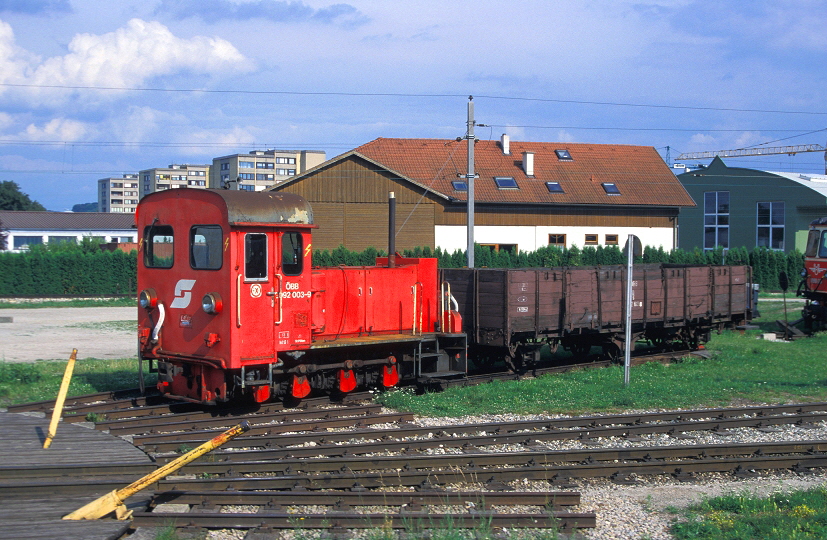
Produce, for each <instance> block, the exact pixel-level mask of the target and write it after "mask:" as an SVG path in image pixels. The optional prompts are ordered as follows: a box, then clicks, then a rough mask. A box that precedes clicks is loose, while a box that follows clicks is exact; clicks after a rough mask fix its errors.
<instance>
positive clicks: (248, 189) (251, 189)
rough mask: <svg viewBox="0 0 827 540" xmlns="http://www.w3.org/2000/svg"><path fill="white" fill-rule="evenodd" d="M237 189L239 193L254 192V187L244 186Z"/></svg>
mask: <svg viewBox="0 0 827 540" xmlns="http://www.w3.org/2000/svg"><path fill="white" fill-rule="evenodd" d="M238 189H239V190H241V191H255V190H256V186H251V185H246V186H238Z"/></svg>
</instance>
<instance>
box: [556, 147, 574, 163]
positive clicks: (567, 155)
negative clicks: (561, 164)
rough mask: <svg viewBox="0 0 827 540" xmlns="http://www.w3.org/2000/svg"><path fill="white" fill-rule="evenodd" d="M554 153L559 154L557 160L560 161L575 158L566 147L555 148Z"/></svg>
mask: <svg viewBox="0 0 827 540" xmlns="http://www.w3.org/2000/svg"><path fill="white" fill-rule="evenodd" d="M554 153H555V154H557V160H558V161H574V158H573V157H571V154H570V153H569V151H568V150H565V149H561V150H555V151H554Z"/></svg>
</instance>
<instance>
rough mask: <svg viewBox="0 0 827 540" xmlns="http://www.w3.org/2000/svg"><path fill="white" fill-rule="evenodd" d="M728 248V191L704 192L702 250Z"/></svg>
mask: <svg viewBox="0 0 827 540" xmlns="http://www.w3.org/2000/svg"><path fill="white" fill-rule="evenodd" d="M718 246H720V247H722V248H729V191H706V192H704V249H715V248H716V247H718Z"/></svg>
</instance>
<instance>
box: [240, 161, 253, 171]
mask: <svg viewBox="0 0 827 540" xmlns="http://www.w3.org/2000/svg"><path fill="white" fill-rule="evenodd" d="M255 166H256V165H255V163H253V162H252V161H239V162H238V168H239V169H252V168H253V167H255Z"/></svg>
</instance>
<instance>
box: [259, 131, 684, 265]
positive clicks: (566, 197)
mask: <svg viewBox="0 0 827 540" xmlns="http://www.w3.org/2000/svg"><path fill="white" fill-rule="evenodd" d="M474 158H475V159H474V162H475V165H474V169H475V173H476V174H477V177H476V179H475V181H474V206H475V218H474V224H475V227H474V233H475V239H476V241H477V243H479V244H489V245H492V246H494V247H495V248H498V249H500V248H504V249H518V250H520V251H524V250H528V251H533V250H535V249H537V248H539V247H542V246H545V245H548V244H550V243H551V244H555V245H565V246H566V247H571V246H573V245H577V246H579V247H583V246H584V245H612V244H620V245H623V243H624V242H625V240H626V237H627V235H628V234H630V233H631V234H636V235H638V237H639V238H640V239H641V241H642V242H643V244H644V245H652V246H663V247H664V249H671V248H672V247H674V246H675V241H676V240H675V239H676V231H677V225H678V215H679V211H680V209H681V208H682V207H690V206H694V205H695V203H694V201H693V200H692V198H691V197H690V196H689V194H688V193H687V192H686V190H685V189H684V188H683V186H682V185H681V183H680V182H678V180H677V179H676V177H675V175H674V174H673V173H672V171H671V170H670V169H669V167H668V166H667V165H666V163H665V162H664V161H663V159H662V158H661V157H660V155H659V154H658V153H657V151H656V150H655V149H654V148H652V147H646V146H631V145H613V144H584V143H553V142H522V141H511V140H510V138H509V137H508V136H506V135H504V136H503V137H502V138H501V139H500V140H497V141H492V140H479V141H477V142H476V143H475V146H474ZM466 168H467V141H465V140H459V141H458V140H454V139H389V138H379V139H376V140H374V141H371V142H369V143H367V144H364V145H362V146H359V147H357V148H355V149H353V150H351V151H350V152H346V153H344V154H342V155H340V156H337V157H335V158H333V159H331V160H329V161H326V162H325V163H322V164H321V165H319V166H317V167H315V168H313V169H310V170H309V171H307V172H306V173H304V174H301V175H299V176H297V177H296V178H294V179H291V180H289V181H287V182H285V183H283V184H281V185H279V186H277V187H275V188H274V189H277V190H284V191H288V192H292V193H297V194H299V195H302V196H304V197H305V198H306V199H307V200H308V201H310V203H311V204H312V205H313V208H314V216H315V220H316V223H317V224H318V225H319V230H318V231H317V233H316V235H315V240H314V242H315V245H314V248H315V249H334V248H336V247H338V246H339V245H344V246H345V247H347V248H349V249H353V250H362V249H364V248H366V247H368V246H373V247H377V248H380V249H384V248H386V247H387V233H386V232H385V231H386V228H387V207H386V205H387V200H388V192H391V191H393V192H394V193H395V196H396V199H397V201H398V202H397V242H396V245H397V248H398V249H400V250H401V249H409V248H413V247H415V246H426V245H427V246H430V247H437V246H439V247H441V248H443V249H446V250H448V251H451V252H452V251H454V250H455V249H461V250H464V249H465V247H466V242H467V240H466V213H467V195H468V191H467V183H466V178H465V176H466V172H467V170H466Z"/></svg>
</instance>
